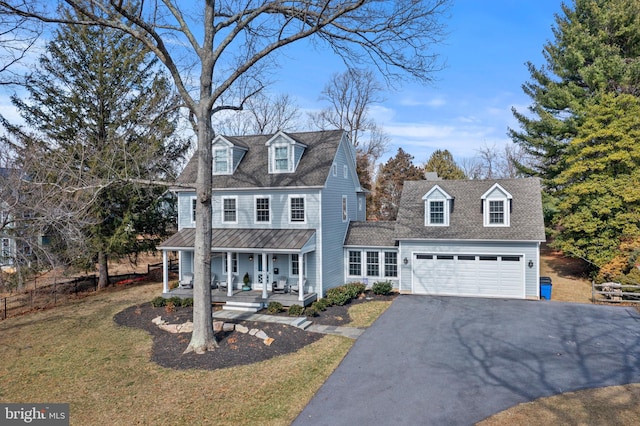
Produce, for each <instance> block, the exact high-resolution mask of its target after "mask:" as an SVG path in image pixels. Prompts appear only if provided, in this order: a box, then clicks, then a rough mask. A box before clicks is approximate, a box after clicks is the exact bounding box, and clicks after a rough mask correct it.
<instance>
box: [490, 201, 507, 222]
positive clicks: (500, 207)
mask: <svg viewBox="0 0 640 426" xmlns="http://www.w3.org/2000/svg"><path fill="white" fill-rule="evenodd" d="M489 224H490V225H502V224H504V201H503V200H489Z"/></svg>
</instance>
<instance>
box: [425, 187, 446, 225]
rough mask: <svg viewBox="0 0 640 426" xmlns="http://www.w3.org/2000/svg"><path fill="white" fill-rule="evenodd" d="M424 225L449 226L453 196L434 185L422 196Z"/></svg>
mask: <svg viewBox="0 0 640 426" xmlns="http://www.w3.org/2000/svg"><path fill="white" fill-rule="evenodd" d="M422 199H423V200H424V226H449V214H450V212H451V207H452V206H453V202H452V201H453V197H451V196H450V195H449V194H447V193H446V191H444V190H443V189H442V188H440V187H439V186H438V185H435V186H434V187H433V188H431V190H430V191H429V192H427V193H426V194H425V195H424V197H422Z"/></svg>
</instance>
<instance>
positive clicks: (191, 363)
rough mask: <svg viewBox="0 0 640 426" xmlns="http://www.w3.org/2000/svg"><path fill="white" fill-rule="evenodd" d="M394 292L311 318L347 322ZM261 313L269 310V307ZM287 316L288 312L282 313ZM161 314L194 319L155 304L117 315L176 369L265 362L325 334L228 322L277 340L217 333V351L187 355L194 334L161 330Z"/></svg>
mask: <svg viewBox="0 0 640 426" xmlns="http://www.w3.org/2000/svg"><path fill="white" fill-rule="evenodd" d="M393 297H395V296H394V295H390V296H378V295H373V294H371V295H370V294H367V297H366V298H361V299H356V300H353V301H351V303H350V304H347V305H345V306H331V307H329V308H327V310H326V311H324V312H321V313H320V315H319V316H317V317H314V318H311V320H312V321H313V323H314V324H322V325H344V324H347V323H349V322H350V321H351V319H350V318H349V314H348V309H349V307H350V306H353V305H354V304H356V303H366V302H367V301H369V300H392V299H393ZM260 313H266V310H263V311H261V312H260ZM282 315H286V314H282ZM157 316H161V317H162V319H163V320H165V321H166V322H168V323H170V324H182V323H184V322H186V321H191V320H192V318H193V311H192V308H182V307H180V308H175V310H174V311H173V312H167V310H166V309H165V308H164V307H158V308H155V307H153V306H151V303H143V304H141V305H136V306H131V307H129V308H127V309H125V310H123V311H121V312H119V313H117V314H116V315H115V316H114V321H115V322H116V324H118V325H121V326H126V327H132V328H139V329H142V330H145V331H147V332H148V333H149V334H151V336H152V338H153V347H152V353H151V360H152V361H154V362H155V363H157V364H159V365H161V366H163V367H167V368H173V369H180V370H182V369H203V370H216V369H219V368H227V367H234V366H239V365H246V364H251V363H254V362H260V361H264V360H267V359H270V358H273V357H275V356H278V355H284V354H288V353H292V352H296V351H298V350H299V349H301V348H303V347H305V346H307V345H309V344H311V343H313V342H315V341H317V340H319V339H321V338H322V337H323V335H322V334H319V333H311V332H307V331H304V330H300V329H299V328H296V327H292V326H289V325H284V324H276V323H266V322H253V321H227V322H236V323H238V324H242V325H244V326H246V327H248V328H249V329H252V328H257V329H260V330H262V331H264V332H265V333H266V334H267V335H268V336H269V337H272V338H273V339H275V340H274V341H273V343H271V345H270V346H267V345H265V344H264V343H263V341H262V340H261V339H259V338H257V337H254V336H251V335H249V334H248V333H246V334H244V333H240V332H237V331H231V332H223V331H220V332H217V333H216V339H217V341H218V344H219V345H220V347H219V348H217V349H216V350H215V351H210V352H207V353H204V354H201V355H198V354H195V353H189V354H183V352H184V350H185V349H186V348H187V346H188V345H189V341H190V340H191V333H176V334H173V333H169V332H167V331H164V330H161V329H160V328H159V327H158V326H156V325H155V324H153V323H152V322H151V320H152V319H153V318H155V317H157Z"/></svg>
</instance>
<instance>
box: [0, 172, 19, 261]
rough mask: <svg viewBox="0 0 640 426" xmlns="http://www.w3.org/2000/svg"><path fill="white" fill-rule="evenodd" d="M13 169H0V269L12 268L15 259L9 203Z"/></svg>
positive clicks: (13, 194)
mask: <svg viewBox="0 0 640 426" xmlns="http://www.w3.org/2000/svg"><path fill="white" fill-rule="evenodd" d="M13 175H14V169H8V168H5V167H0V268H2V269H3V270H4V269H5V268H7V267H10V266H13V265H14V263H15V259H16V254H17V253H16V240H15V238H14V232H15V224H14V219H13V216H14V212H13V211H12V209H11V204H10V203H9V202H10V201H13V199H14V197H15V191H14V189H13V182H12V181H11V177H12V176H13Z"/></svg>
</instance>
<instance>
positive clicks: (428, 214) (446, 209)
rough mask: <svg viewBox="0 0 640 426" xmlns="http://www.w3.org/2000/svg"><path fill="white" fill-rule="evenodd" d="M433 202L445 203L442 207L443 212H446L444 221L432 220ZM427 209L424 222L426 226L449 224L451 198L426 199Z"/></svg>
mask: <svg viewBox="0 0 640 426" xmlns="http://www.w3.org/2000/svg"><path fill="white" fill-rule="evenodd" d="M432 202H441V203H442V204H443V206H442V209H443V214H444V222H443V223H435V222H431V203H432ZM425 204H426V206H425V209H424V213H425V217H424V222H425V225H426V226H449V210H450V207H449V200H445V199H437V200H429V199H427V200H425Z"/></svg>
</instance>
